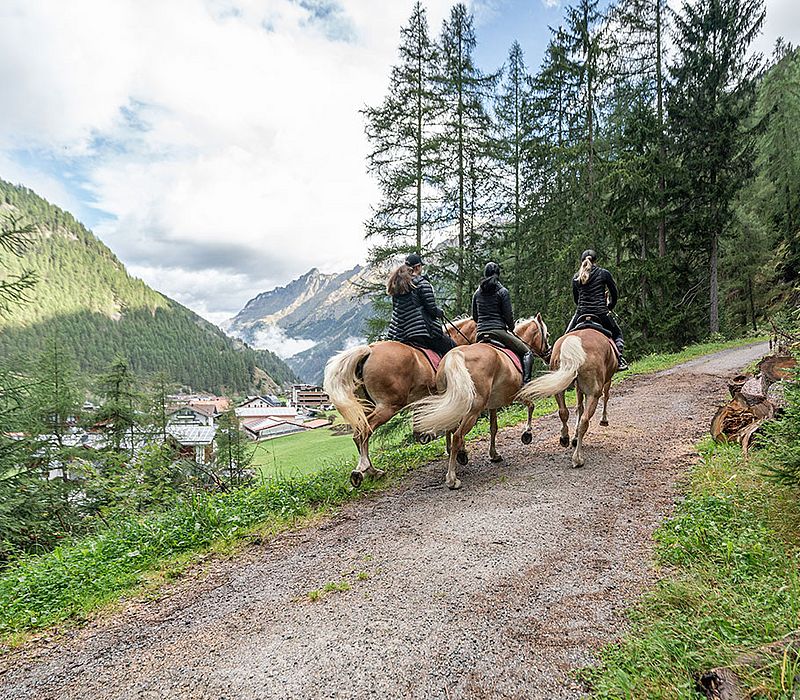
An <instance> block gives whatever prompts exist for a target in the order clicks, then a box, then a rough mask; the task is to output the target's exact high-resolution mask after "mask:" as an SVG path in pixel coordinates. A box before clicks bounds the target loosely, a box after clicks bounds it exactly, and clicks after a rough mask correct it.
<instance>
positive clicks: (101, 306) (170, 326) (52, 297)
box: [0, 180, 294, 392]
mask: <svg viewBox="0 0 800 700" xmlns="http://www.w3.org/2000/svg"><path fill="white" fill-rule="evenodd" d="M0 217H2V220H3V223H4V226H6V227H8V226H16V227H25V226H26V225H27V226H30V227H31V231H30V233H29V234H28V236H27V237H28V239H29V243H28V245H27V246H26V247H25V250H24V253H23V255H22V256H20V257H18V256H16V255H14V254H13V251H0V255H2V256H3V257H2V263H3V265H2V267H3V269H4V270H5V271H6V274H7V276H8V279H13V278H14V277H15V276H18V275H20V274H23V273H24V272H30V273H32V274H33V275H34V276H35V277H36V284H35V285H34V287H33V288H32V289H31V290H30V291H29V292H28V294H27V296H28V299H29V303H25V304H19V305H14V306H13V307H12V308H10V309H9V311H8V313H5V314H3V315H0V354H2V355H3V356H4V357H8V358H11V359H12V360H13V359H15V358H17V359H18V360H19V361H20V362H24V361H26V360H27V359H29V358H30V357H32V356H34V355H36V354H37V353H38V352H39V351H40V350H41V349H42V348H43V347H44V346H45V342H46V341H48V340H49V339H52V338H54V337H55V338H57V341H58V343H59V344H60V345H61V346H62V347H63V349H64V352H66V353H67V354H69V355H72V356H74V358H75V360H76V361H77V363H78V365H79V367H80V369H81V370H82V371H84V372H87V373H99V372H102V371H104V370H105V369H106V367H107V366H108V365H109V363H110V362H111V360H112V359H113V358H114V356H115V355H116V354H117V353H121V354H122V355H123V356H125V357H126V358H127V359H128V361H129V362H130V365H131V367H132V369H133V370H134V371H135V372H137V373H139V374H143V375H146V374H152V373H155V372H160V371H163V372H164V373H165V374H166V376H167V377H168V379H169V380H170V381H171V382H175V383H178V384H183V385H188V386H191V387H193V388H196V389H203V390H209V391H222V390H227V391H229V392H244V391H247V390H248V389H256V388H263V389H265V390H266V389H269V388H271V387H274V383H277V384H281V383H284V382H288V381H291V380H292V379H293V378H294V375H293V373H292V371H291V370H290V369H289V368H288V367H287V366H286V365H285V364H284V363H283V362H282V361H281V360H280V359H279V358H278V357H277V356H275V355H273V354H272V353H270V352H268V351H256V350H253V349H251V348H249V347H247V346H245V345H243V344H242V343H240V342H239V341H235V340H232V339H231V338H228V337H227V336H226V335H225V334H224V333H222V331H220V330H219V329H218V328H217V327H216V326H214V325H213V324H211V323H208V322H207V321H205V320H204V319H202V318H200V317H199V316H198V315H197V314H195V313H193V312H192V311H190V310H189V309H187V308H186V307H184V306H181V305H180V304H178V303H177V302H175V301H173V300H171V299H168V298H167V297H165V296H163V295H162V294H159V293H158V292H156V291H154V290H153V289H151V288H150V287H148V286H147V285H146V284H145V283H144V282H142V281H141V280H138V279H135V278H133V277H131V276H130V275H129V274H128V273H127V272H126V270H125V268H124V266H123V265H122V263H120V261H119V260H117V258H116V257H115V256H114V254H113V253H112V252H111V251H110V250H109V249H108V248H107V247H106V246H105V245H103V244H102V243H101V242H100V241H99V240H97V238H95V237H94V236H93V235H92V233H91V232H90V231H88V230H87V229H86V228H85V227H84V226H83V225H82V224H80V223H79V222H78V221H76V220H75V219H74V218H73V216H72V215H71V214H69V213H67V212H65V211H63V210H61V209H59V208H58V207H56V206H53V205H51V204H49V203H48V202H47V201H45V200H44V199H42V198H41V197H39V196H37V195H36V194H35V193H33V192H32V191H31V190H28V189H26V188H24V187H19V186H15V185H11V184H9V183H7V182H4V181H2V180H0ZM273 382H274V383H273Z"/></svg>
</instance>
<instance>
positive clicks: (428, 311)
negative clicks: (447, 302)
mask: <svg viewBox="0 0 800 700" xmlns="http://www.w3.org/2000/svg"><path fill="white" fill-rule="evenodd" d="M414 287H415V288H414V289H412V290H411V291H410V292H409V293H408V294H399V295H397V296H394V297H392V320H391V322H390V323H389V332H388V333H387V338H388V339H389V340H400V341H405V340H408V339H409V338H413V337H414V336H427V337H440V336H442V335H444V333H443V331H442V326H441V324H440V323H439V320H438V319H439V318H440V317H441V316H442V315H443V314H442V310H441V309H440V308H439V307H438V306H436V299H435V298H434V296H433V287H432V286H431V283H430V282H428V280H427V279H426V278H425V277H421V276H420V277H415V278H414Z"/></svg>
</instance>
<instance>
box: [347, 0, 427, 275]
mask: <svg viewBox="0 0 800 700" xmlns="http://www.w3.org/2000/svg"><path fill="white" fill-rule="evenodd" d="M435 60H436V49H435V46H434V44H433V42H432V41H431V39H430V37H429V35H428V19H427V16H426V13H425V10H424V8H423V7H422V5H421V3H419V2H417V3H416V4H415V5H414V10H413V12H412V14H411V18H410V19H409V21H408V24H407V25H406V26H405V27H403V28H402V30H401V42H400V60H399V63H398V65H396V66H394V67H393V68H392V71H391V75H390V77H389V88H388V90H387V93H386V98H385V99H384V101H383V102H382V103H381V104H380V105H379V106H377V107H367V108H366V109H364V110H363V114H364V117H365V119H366V134H367V138H368V139H369V142H370V146H371V150H370V153H369V155H368V156H367V169H368V171H369V172H370V173H371V174H373V175H374V176H375V177H376V179H377V182H378V185H379V186H380V190H381V200H380V202H379V203H378V204H377V206H376V207H374V209H373V213H372V216H371V218H370V219H369V220H368V221H367V224H366V231H367V237H368V238H372V239H374V240H375V241H376V245H375V246H374V247H373V249H372V258H373V260H374V261H375V262H383V261H384V260H387V259H390V258H391V257H393V256H394V255H395V254H397V253H398V252H400V251H406V252H409V251H411V250H416V251H417V252H418V253H422V252H423V251H424V249H425V243H426V240H425V238H426V234H427V233H430V231H431V229H432V228H433V227H435V225H436V223H437V220H436V216H437V208H436V206H435V202H434V192H435V190H436V188H437V186H438V180H437V168H436V167H435V166H436V150H435V148H434V146H433V143H432V129H433V123H434V120H435V117H436V111H437V106H436V98H435V94H434V90H433V86H432V77H433V76H432V73H433V70H434V64H435Z"/></svg>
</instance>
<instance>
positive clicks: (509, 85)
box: [494, 41, 537, 299]
mask: <svg viewBox="0 0 800 700" xmlns="http://www.w3.org/2000/svg"><path fill="white" fill-rule="evenodd" d="M494 112H495V128H496V137H495V158H496V159H497V161H498V178H497V182H498V187H497V190H496V193H497V197H498V200H499V202H500V209H499V212H498V213H499V215H500V216H501V217H502V222H503V224H502V225H503V231H502V236H501V245H502V248H503V251H504V253H505V255H504V257H507V258H509V259H510V260H511V265H508V266H507V268H508V273H509V275H508V277H509V279H511V280H513V292H514V298H515V299H519V298H520V292H521V288H522V285H523V279H524V277H525V272H524V265H523V260H524V255H523V248H524V246H525V241H524V240H523V238H524V235H525V233H526V232H525V228H524V227H525V218H526V203H527V202H528V201H530V199H531V198H532V197H531V194H530V192H531V189H532V187H533V186H535V184H537V183H536V182H535V180H534V178H535V176H536V170H537V169H536V168H534V167H530V164H531V160H532V155H533V150H534V145H535V137H534V118H533V114H532V95H531V78H530V75H529V74H528V71H527V69H526V67H525V59H524V55H523V53H522V47H521V46H520V45H519V43H518V42H516V41H515V42H514V43H513V44H512V46H511V49H510V50H509V53H508V60H507V62H506V66H505V70H504V75H503V80H502V83H501V85H500V89H499V91H498V93H497V95H496V97H495V101H494Z"/></svg>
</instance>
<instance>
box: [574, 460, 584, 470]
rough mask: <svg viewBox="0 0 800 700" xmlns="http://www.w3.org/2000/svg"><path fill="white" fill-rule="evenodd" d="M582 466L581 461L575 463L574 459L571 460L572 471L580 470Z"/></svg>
mask: <svg viewBox="0 0 800 700" xmlns="http://www.w3.org/2000/svg"><path fill="white" fill-rule="evenodd" d="M582 466H583V460H580V461H579V462H576V461H575V460H574V459H573V460H572V468H573V469H580V468H581V467H582Z"/></svg>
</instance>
